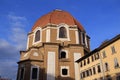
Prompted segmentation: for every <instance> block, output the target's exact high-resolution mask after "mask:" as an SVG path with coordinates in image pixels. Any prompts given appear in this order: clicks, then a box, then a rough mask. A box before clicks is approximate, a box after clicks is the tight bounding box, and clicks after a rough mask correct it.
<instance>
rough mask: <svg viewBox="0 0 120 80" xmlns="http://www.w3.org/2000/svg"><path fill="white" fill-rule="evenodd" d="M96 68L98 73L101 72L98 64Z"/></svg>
mask: <svg viewBox="0 0 120 80" xmlns="http://www.w3.org/2000/svg"><path fill="white" fill-rule="evenodd" d="M97 68H98V73H100V72H101V68H100V65H98V66H97Z"/></svg>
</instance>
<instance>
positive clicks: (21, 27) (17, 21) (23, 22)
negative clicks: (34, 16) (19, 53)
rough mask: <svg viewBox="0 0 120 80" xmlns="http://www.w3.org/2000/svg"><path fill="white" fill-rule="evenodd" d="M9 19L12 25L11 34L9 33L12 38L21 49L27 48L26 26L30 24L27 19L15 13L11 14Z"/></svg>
mask: <svg viewBox="0 0 120 80" xmlns="http://www.w3.org/2000/svg"><path fill="white" fill-rule="evenodd" d="M8 19H9V23H10V26H11V34H10V35H9V37H10V40H11V41H12V42H13V43H15V44H16V47H17V48H18V49H19V50H20V49H25V46H26V45H25V44H26V39H27V33H26V31H25V27H26V26H27V24H28V22H27V19H26V18H25V17H21V16H16V15H14V14H9V15H8Z"/></svg>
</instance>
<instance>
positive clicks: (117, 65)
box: [114, 58, 119, 68]
mask: <svg viewBox="0 0 120 80" xmlns="http://www.w3.org/2000/svg"><path fill="white" fill-rule="evenodd" d="M114 66H115V68H118V67H119V63H118V60H117V58H114Z"/></svg>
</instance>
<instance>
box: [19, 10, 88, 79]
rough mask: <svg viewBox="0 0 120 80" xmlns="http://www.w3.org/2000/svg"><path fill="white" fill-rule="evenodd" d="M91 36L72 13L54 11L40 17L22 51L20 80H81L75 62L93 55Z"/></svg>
mask: <svg viewBox="0 0 120 80" xmlns="http://www.w3.org/2000/svg"><path fill="white" fill-rule="evenodd" d="M89 40H90V38H89V36H88V35H87V34H86V32H85V30H84V28H83V27H82V26H81V24H80V23H79V22H78V21H77V20H75V19H74V18H73V17H72V16H71V15H70V14H69V13H68V12H66V11H62V10H54V11H52V12H50V13H48V14H46V15H44V16H42V17H41V18H39V19H38V20H37V21H36V23H35V24H34V26H33V27H32V31H31V32H30V33H28V41H27V49H26V51H20V61H19V62H18V65H19V67H18V75H17V80H79V79H80V76H79V75H78V73H79V72H78V71H79V67H78V64H77V63H76V62H75V61H76V60H78V59H79V58H81V57H83V56H84V55H86V54H88V53H89V52H90V45H89Z"/></svg>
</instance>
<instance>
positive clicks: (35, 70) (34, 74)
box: [31, 67, 39, 80]
mask: <svg viewBox="0 0 120 80" xmlns="http://www.w3.org/2000/svg"><path fill="white" fill-rule="evenodd" d="M38 69H39V68H38V67H32V73H31V79H32V80H38V73H39V70H38Z"/></svg>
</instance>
